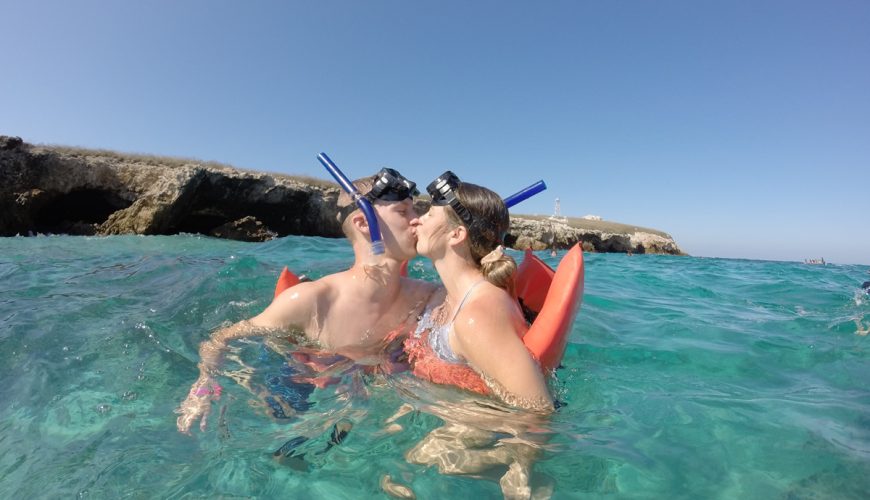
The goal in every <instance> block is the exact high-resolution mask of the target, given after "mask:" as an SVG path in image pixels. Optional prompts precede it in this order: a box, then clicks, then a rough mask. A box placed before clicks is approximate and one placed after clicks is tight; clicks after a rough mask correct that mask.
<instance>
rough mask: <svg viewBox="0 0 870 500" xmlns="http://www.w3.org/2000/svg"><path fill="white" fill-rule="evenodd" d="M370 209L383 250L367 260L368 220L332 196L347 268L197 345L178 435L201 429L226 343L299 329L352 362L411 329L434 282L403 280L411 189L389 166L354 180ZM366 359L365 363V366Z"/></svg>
mask: <svg viewBox="0 0 870 500" xmlns="http://www.w3.org/2000/svg"><path fill="white" fill-rule="evenodd" d="M354 184H355V186H356V187H357V189H358V190H359V192H360V193H361V194H363V195H364V196H366V198H368V199H369V201H370V202H371V204H372V207H373V209H374V212H375V214H376V216H377V218H378V225H379V227H380V230H381V237H382V239H383V242H384V248H385V252H384V254H383V255H381V256H378V257H377V259H378V260H379V262H376V263H373V262H371V260H372V256H371V255H370V253H371V252H370V232H369V223H368V221H367V220H366V217H365V215H364V214H363V213H362V211H361V210H359V209H357V208H356V207H355V205H354V204H353V200H352V199H351V197H350V196H349V195H347V194H346V193H342V194H341V196H339V198H338V206H339V207H340V210H339V214H338V218H339V221H341V222H342V231H343V232H344V234H345V236H347V238H348V240H350V243H351V245H352V246H353V251H354V264H353V266H352V267H351V268H350V269H348V270H347V271H342V272H338V273H335V274H331V275H328V276H324V277H323V278H320V279H318V280H316V281H311V282H305V283H299V284H297V285H296V286H294V287H292V288H289V289H287V290H285V291H284V292H283V293H281V295H279V296H278V297H277V298H276V299H275V300H274V301H273V302H272V303H271V304H270V305H269V306H268V307H267V308H266V309H265V310H264V311H263V312H262V313H260V314H258V315H257V316H254V317H253V318H251V319H249V320H245V321H240V322H239V323H236V324H234V325H232V326H229V327H226V328H222V329H220V330H218V331H216V332H215V333H214V334H212V336H211V338H210V339H208V340H206V341H204V342H203V343H202V344H201V345H200V348H199V354H200V359H201V362H200V364H199V370H200V376H199V378H198V379H197V381H196V382H194V384H193V386H192V387H191V389H190V393H189V394H188V396H187V399H185V401H184V402H182V403H181V406H180V407H179V408H178V410H177V412H178V413H179V414H180V416H179V417H178V420H177V425H178V430H179V431H180V432H184V433H187V432H189V430H190V428H191V426H192V425H193V424H194V423H195V422H196V421H197V420H198V419H201V421H200V429H205V426H206V422H207V417H208V414H209V412H210V410H211V402H212V401H213V400H214V399H217V398H219V397H220V391H221V387H220V386H219V385H218V384H217V383H216V382H215V381H214V379H213V378H212V373H213V372H215V371H217V370H218V368H219V366H220V360H221V355H222V353H223V352H224V351H225V350H226V348H227V343H228V342H229V341H231V340H234V339H239V338H244V337H253V336H274V337H286V336H287V335H288V332H289V331H302V332H304V334H305V337H307V339H308V340H310V341H312V342H313V343H316V344H317V345H318V346H319V347H320V348H322V349H324V350H328V351H330V352H334V353H336V354H340V355H342V356H345V357H348V358H350V359H352V360H354V361H356V362H358V363H366V362H367V361H366V358H370V357H371V356H377V355H380V354H382V353H383V351H384V349H385V347H386V344H387V342H389V341H390V339H391V338H392V337H393V335H391V334H393V333H394V332H397V333H403V332H407V331H408V330H410V329H413V327H414V323H416V318H417V316H418V314H419V313H420V311H421V310H422V308H423V306H424V305H425V303H426V300H427V299H428V297H429V295H431V293H432V291H433V290H434V288H435V285H434V284H432V283H427V282H424V281H419V280H411V279H409V278H406V277H403V276H402V273H401V270H402V265H403V263H404V262H405V261H407V260H409V259H411V258H413V257H414V256H416V254H417V251H416V234H415V229H414V227H413V226H411V220H413V219H414V218H416V217H417V213H416V211H415V210H414V205H413V200H412V195H413V194H415V193H416V189H415V185H414V183H412V182H409V181H408V180H406V179H405V178H404V177H403V176H402V175H401V174H399V173H398V172H397V171H395V170H392V169H382V170H381V171H380V172H379V173H378V174H377V175H375V176H372V177H368V178H364V179H360V180H358V181H356V182H354ZM370 361H371V360H369V362H370Z"/></svg>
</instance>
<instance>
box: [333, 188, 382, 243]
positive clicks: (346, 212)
mask: <svg viewBox="0 0 870 500" xmlns="http://www.w3.org/2000/svg"><path fill="white" fill-rule="evenodd" d="M377 178H378V176H377V174H375V175H370V176H368V177H362V178H360V179H357V180H355V181H353V185H354V186H356V188H357V190H359V193H360V194H361V195H363V196H365V195H367V194H368V193H369V191H371V190H372V186H374V185H375V180H377ZM335 204H336V206H338V213H337V214H336V216H335V218H336V219H337V220H338V223H339V224H341V230H342V231H343V232H344V235H345V236H347V237H348V238H351V235H352V234H353V232H352V231H351V230H350V227H345V222H347V220H348V218H349V216H350V214H352V213H354V212H356V211H357V210H359V207H357V206H356V203H354V201H353V198H352V197H351V195H349V194H348V193H347V192H346V191H345V190H343V189H342V190H341V193H340V194H339V195H338V199H337V200H336V202H335Z"/></svg>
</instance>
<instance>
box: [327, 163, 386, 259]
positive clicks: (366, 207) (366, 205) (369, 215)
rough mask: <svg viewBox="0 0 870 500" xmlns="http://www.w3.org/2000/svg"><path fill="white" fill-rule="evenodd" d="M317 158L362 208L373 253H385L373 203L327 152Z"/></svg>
mask: <svg viewBox="0 0 870 500" xmlns="http://www.w3.org/2000/svg"><path fill="white" fill-rule="evenodd" d="M317 159H318V160H320V163H321V164H322V165H323V166H324V168H326V170H327V171H328V172H329V173H330V174H331V175H332V177H333V178H334V179H335V181H336V182H338V184H339V185H340V186H341V187H342V189H344V190H345V191H346V192H347V194H349V195H350V196H351V198H353V201H354V203H356V206H357V207H359V209H360V210H362V213H363V215H365V217H366V221H367V222H368V224H369V233H370V234H371V237H372V255H383V253H384V241H383V240H382V239H381V228H380V226H379V225H378V217H377V216H376V215H375V210H374V209H373V208H372V203H371V202H370V201H369V200H368V199H367V198H366V197H365V196H363V195H362V194H360V192H359V189H357V188H356V186H354V185H353V183H352V182H350V180H349V179H348V178H347V176H346V175H344V173H343V172H342V171H341V170H339V168H338V167H337V166H336V165H335V163H333V162H332V160H330V159H329V157H328V156H326V153H320V154H319V155H317Z"/></svg>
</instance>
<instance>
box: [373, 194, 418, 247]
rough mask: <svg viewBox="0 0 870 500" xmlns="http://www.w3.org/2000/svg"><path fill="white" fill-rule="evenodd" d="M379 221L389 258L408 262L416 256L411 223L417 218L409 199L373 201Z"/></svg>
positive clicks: (415, 238)
mask: <svg viewBox="0 0 870 500" xmlns="http://www.w3.org/2000/svg"><path fill="white" fill-rule="evenodd" d="M374 208H375V211H376V212H377V214H378V218H379V219H380V220H381V224H380V229H381V237H382V238H383V240H384V246H385V247H386V250H387V252H388V253H389V255H390V256H392V257H394V258H396V259H398V260H409V259H412V258H414V257H416V256H417V236H416V231H415V229H414V226H412V225H411V221H412V220H414V219H416V218H417V211H416V210H414V202H413V200H412V199H411V198H406V199H404V200H402V201H379V200H378V201H375V203H374Z"/></svg>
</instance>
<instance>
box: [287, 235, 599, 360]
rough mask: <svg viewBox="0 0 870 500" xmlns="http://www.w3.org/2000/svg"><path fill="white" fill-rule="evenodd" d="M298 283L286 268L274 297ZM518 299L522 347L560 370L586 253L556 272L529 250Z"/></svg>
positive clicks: (571, 254) (572, 255) (574, 251)
mask: <svg viewBox="0 0 870 500" xmlns="http://www.w3.org/2000/svg"><path fill="white" fill-rule="evenodd" d="M297 283H299V277H297V276H296V275H295V274H293V273H292V272H291V271H290V270H289V269H287V268H286V267H285V268H284V269H283V270H282V271H281V275H280V276H279V277H278V283H277V284H276V285H275V297H277V296H278V295H279V294H281V292H283V291H284V290H286V289H288V288H290V287H292V286H294V285H296V284H297ZM516 291H517V298H518V299H519V302H520V305H521V306H522V308H523V312H524V313H525V314H526V318H527V319H529V320H530V322H531V326H530V327H529V330H528V331H527V332H526V334H525V335H524V336H523V343H524V344H525V345H526V348H527V349H528V350H529V352H531V353H532V356H534V357H535V359H537V360H538V362H539V363H540V364H541V368H542V369H543V370H544V371H545V372H550V371H552V370H555V369H556V368H558V367H559V363H561V361H562V356H563V355H564V354H565V347H566V346H567V344H568V335H570V334H571V326H572V325H573V323H574V317H575V316H576V315H577V311H578V310H579V309H580V303H581V302H582V300H583V251H582V250H581V249H580V245H579V244H578V245H574V247H572V248H571V250H569V251H568V253H566V254H565V256H564V257H562V260H561V262H560V263H559V265H558V267H557V268H556V270H555V271H553V269H551V268H550V266H548V265H547V264H546V263H545V262H544V261H542V260H541V259H540V258H538V257H537V256H536V255H534V254H533V253H532V251H531V250H526V253H525V256H524V257H523V261H522V262H521V263H520V265H519V266H518V268H517V274H516Z"/></svg>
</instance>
